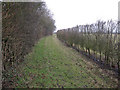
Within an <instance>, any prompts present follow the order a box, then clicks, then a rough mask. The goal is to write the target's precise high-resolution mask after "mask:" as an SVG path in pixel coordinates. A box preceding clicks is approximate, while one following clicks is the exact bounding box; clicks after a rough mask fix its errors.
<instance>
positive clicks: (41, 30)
mask: <svg viewBox="0 0 120 90" xmlns="http://www.w3.org/2000/svg"><path fill="white" fill-rule="evenodd" d="M54 23H55V21H54V20H53V18H52V14H51V12H50V11H49V10H48V9H47V7H46V4H45V2H3V3H2V27H3V28H2V54H3V57H2V61H3V72H4V71H7V70H9V69H10V68H11V67H13V66H15V65H17V64H19V62H21V61H23V60H24V56H25V55H26V54H28V53H29V52H30V51H31V48H32V47H33V46H34V45H35V43H37V41H38V40H39V39H40V38H42V37H44V36H47V35H52V33H53V31H54V30H55V28H56V27H55V25H54ZM3 74H4V73H3Z"/></svg>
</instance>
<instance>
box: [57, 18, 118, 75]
mask: <svg viewBox="0 0 120 90" xmlns="http://www.w3.org/2000/svg"><path fill="white" fill-rule="evenodd" d="M118 26H119V22H117V21H113V20H109V21H107V22H106V21H101V20H99V21H97V22H96V23H94V24H89V25H88V24H87V25H79V26H78V25H77V26H76V27H72V28H68V29H63V30H58V32H57V37H58V38H59V39H60V40H61V41H63V42H65V43H66V44H67V45H70V46H71V47H76V48H77V50H83V51H85V52H86V53H87V54H88V55H93V56H94V57H95V58H97V59H99V60H101V61H103V62H104V63H106V64H108V65H110V66H111V67H114V68H117V69H118V72H119V74H120V29H119V27H118Z"/></svg>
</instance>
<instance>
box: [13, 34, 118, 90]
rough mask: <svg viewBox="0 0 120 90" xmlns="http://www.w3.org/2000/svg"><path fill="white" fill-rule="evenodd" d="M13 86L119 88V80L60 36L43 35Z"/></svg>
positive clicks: (21, 67)
mask: <svg viewBox="0 0 120 90" xmlns="http://www.w3.org/2000/svg"><path fill="white" fill-rule="evenodd" d="M17 72H18V73H19V74H18V76H17V77H16V81H15V82H14V86H13V87H18V88H20V87H29V88H33V87H34V88H44V87H46V88H47V87H48V88H54V87H63V88H79V87H80V88H83V87H101V88H102V87H116V85H117V84H116V82H117V80H116V79H115V78H111V77H110V76H109V75H107V74H105V73H104V71H103V70H102V69H100V68H99V67H98V66H97V65H96V64H95V63H93V62H90V61H87V60H84V57H83V56H81V55H80V54H79V53H78V52H76V51H75V50H73V49H72V48H69V47H66V46H64V45H63V43H61V42H60V41H59V40H58V39H57V38H56V35H53V36H48V37H45V38H42V39H41V40H40V41H39V42H38V43H37V44H36V45H35V47H34V48H33V51H32V53H30V54H29V55H27V56H26V59H25V61H24V62H23V63H22V64H21V65H20V66H19V69H18V70H17Z"/></svg>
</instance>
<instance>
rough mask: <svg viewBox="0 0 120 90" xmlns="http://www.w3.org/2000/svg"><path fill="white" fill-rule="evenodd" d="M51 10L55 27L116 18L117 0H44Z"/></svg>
mask: <svg viewBox="0 0 120 90" xmlns="http://www.w3.org/2000/svg"><path fill="white" fill-rule="evenodd" d="M44 1H46V3H47V6H48V8H49V9H50V10H51V11H52V12H53V14H54V19H55V21H56V26H57V29H62V28H68V27H72V26H75V25H80V24H89V23H94V22H96V21H97V20H100V19H101V20H109V19H113V20H117V19H118V1H119V0H44Z"/></svg>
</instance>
